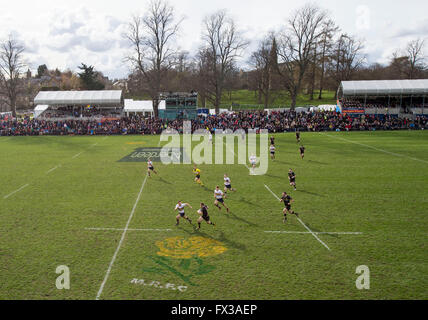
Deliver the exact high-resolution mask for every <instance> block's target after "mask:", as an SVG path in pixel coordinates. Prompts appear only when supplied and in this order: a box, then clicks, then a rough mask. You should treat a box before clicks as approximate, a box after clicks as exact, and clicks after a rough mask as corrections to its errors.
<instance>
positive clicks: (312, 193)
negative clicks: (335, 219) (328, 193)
mask: <svg viewBox="0 0 428 320" xmlns="http://www.w3.org/2000/svg"><path fill="white" fill-rule="evenodd" d="M295 192H303V193H306V194H310V195H312V196H317V197H321V198H324V197H325V196H323V195H321V194H318V193H314V192H310V191H305V190H299V189H297V190H296V191H295Z"/></svg>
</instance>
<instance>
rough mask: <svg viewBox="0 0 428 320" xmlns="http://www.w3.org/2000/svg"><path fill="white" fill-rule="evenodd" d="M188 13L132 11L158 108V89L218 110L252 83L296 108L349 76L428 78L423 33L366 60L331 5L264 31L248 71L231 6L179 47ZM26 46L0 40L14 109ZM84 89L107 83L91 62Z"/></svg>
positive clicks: (2, 83) (137, 81) (140, 70)
mask: <svg viewBox="0 0 428 320" xmlns="http://www.w3.org/2000/svg"><path fill="white" fill-rule="evenodd" d="M182 22H183V18H180V17H177V14H176V10H175V8H174V7H173V6H172V5H170V4H169V3H168V2H167V1H166V0H153V1H151V2H150V3H149V4H148V6H147V8H146V10H145V14H144V15H143V16H133V17H132V19H131V22H130V23H129V25H128V31H127V32H126V34H125V35H124V37H125V39H126V40H127V41H128V43H129V45H130V50H129V52H128V54H127V55H126V57H124V61H125V62H126V63H127V64H128V65H129V66H131V70H132V71H131V73H130V75H129V77H128V79H127V87H128V90H129V91H130V92H132V93H134V94H146V95H149V96H150V97H151V99H152V100H153V107H154V113H155V116H157V115H158V106H159V93H161V92H168V91H191V90H195V91H197V92H198V93H199V98H200V106H201V107H204V106H206V105H212V106H214V107H215V109H216V112H219V108H220V105H221V103H222V99H223V97H224V95H225V94H227V93H228V92H229V93H230V92H232V91H233V90H237V89H247V90H251V91H253V92H254V93H255V95H256V96H257V100H258V102H259V103H260V104H263V105H264V106H265V107H269V106H271V105H272V104H273V103H274V102H275V100H276V99H278V97H279V95H281V94H284V92H286V93H287V94H288V95H289V97H290V98H291V107H292V108H294V107H295V106H296V100H297V97H298V95H299V94H301V93H305V94H308V95H309V96H310V100H316V99H322V95H323V92H324V90H336V89H337V87H338V86H339V84H340V82H341V81H343V80H363V79H367V80H370V79H377V80H383V79H385V80H386V79H417V78H427V76H428V74H427V73H428V71H427V64H426V57H425V56H424V40H423V39H415V40H413V41H411V42H409V43H408V45H407V47H406V48H404V49H403V50H397V51H396V52H394V53H393V54H392V55H391V58H390V61H389V63H388V64H386V65H381V64H378V63H375V64H368V63H367V62H366V57H365V55H364V53H363V51H364V45H365V44H364V41H363V40H362V39H358V38H357V37H356V36H353V35H350V34H347V33H345V32H343V31H342V30H341V29H340V27H339V26H338V25H337V24H336V23H335V21H334V20H333V19H332V18H331V16H330V14H329V13H328V11H326V10H324V9H322V8H320V7H318V6H316V5H313V4H306V5H303V6H302V7H301V8H299V9H297V10H296V11H294V12H292V13H291V14H290V15H289V17H288V18H287V19H285V20H284V23H283V27H282V30H281V31H279V32H270V33H268V34H266V35H265V36H264V37H263V39H262V40H261V41H260V42H259V43H258V46H257V49H256V50H255V51H254V52H252V53H251V57H250V59H249V61H248V65H249V66H250V68H249V70H246V71H243V70H241V69H240V68H239V66H238V58H240V57H242V55H243V54H244V52H245V50H247V48H248V46H249V44H250V41H249V40H248V39H246V38H245V36H244V35H243V33H242V31H241V30H240V29H239V27H238V26H237V24H236V22H235V21H234V20H233V18H232V17H231V16H230V15H228V13H227V11H226V10H219V11H217V12H214V13H212V14H210V15H208V16H206V17H205V18H204V20H203V28H202V34H201V45H200V47H199V49H198V50H197V52H195V53H193V54H190V53H189V52H185V51H181V50H180V49H179V47H178V45H177V43H178V40H179V36H180V27H181V24H182ZM23 51H24V48H23V47H22V46H20V44H19V43H17V42H16V41H15V40H14V39H12V38H9V39H8V40H6V41H4V42H2V43H1V44H0V94H3V96H5V97H6V98H7V100H8V104H9V105H10V106H11V109H12V110H15V108H16V97H17V95H18V94H19V93H18V91H19V90H18V88H19V81H20V80H19V79H20V75H21V74H22V73H23V72H24V67H25V66H24V63H23V58H22V55H23ZM80 68H81V71H82V72H81V73H79V78H80V81H81V84H82V85H81V88H91V89H95V90H96V89H102V83H101V82H99V81H97V76H99V74H97V72H96V71H95V70H94V67H93V66H87V65H85V64H82V66H81V67H80Z"/></svg>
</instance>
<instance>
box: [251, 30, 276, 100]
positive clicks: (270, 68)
mask: <svg viewBox="0 0 428 320" xmlns="http://www.w3.org/2000/svg"><path fill="white" fill-rule="evenodd" d="M276 51H277V49H276V39H275V37H274V36H273V35H272V34H271V35H269V36H267V37H266V38H265V39H264V40H262V41H261V43H260V45H259V47H258V49H257V50H256V51H254V52H253V53H252V55H251V57H250V64H251V65H252V66H253V68H254V70H253V72H252V73H253V78H254V80H255V83H256V86H257V91H258V100H259V103H263V104H264V106H265V108H267V107H268V106H269V105H270V104H271V103H273V101H274V99H275V97H274V96H273V94H272V82H273V77H274V72H275V71H276V63H277V56H276Z"/></svg>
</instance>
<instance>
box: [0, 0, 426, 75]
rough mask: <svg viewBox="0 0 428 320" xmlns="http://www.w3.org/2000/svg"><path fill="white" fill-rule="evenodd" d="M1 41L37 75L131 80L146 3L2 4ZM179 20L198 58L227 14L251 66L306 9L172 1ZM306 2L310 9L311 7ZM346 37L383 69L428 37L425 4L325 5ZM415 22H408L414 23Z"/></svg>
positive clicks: (23, 0)
mask: <svg viewBox="0 0 428 320" xmlns="http://www.w3.org/2000/svg"><path fill="white" fill-rule="evenodd" d="M0 2H2V3H1V7H2V11H1V12H0V38H3V37H6V36H7V34H9V33H10V32H12V31H14V32H16V33H17V34H18V35H19V39H20V40H22V42H23V43H24V44H25V47H26V49H27V50H26V55H27V60H28V61H29V62H31V67H32V68H34V69H36V68H37V66H38V65H39V64H43V63H45V64H47V65H48V67H49V68H56V67H58V68H60V69H67V68H69V69H71V70H76V67H77V65H79V64H80V63H81V62H85V63H88V64H93V65H94V66H95V67H96V69H97V70H100V71H102V72H103V73H105V74H107V75H109V76H110V77H121V76H123V77H124V76H126V74H127V73H128V71H129V66H127V65H126V64H124V63H123V58H124V57H125V55H126V54H127V52H128V50H129V46H128V43H127V42H126V41H125V40H124V39H123V37H122V34H123V33H124V32H126V30H127V22H128V21H129V20H130V18H131V16H132V15H134V14H138V13H144V11H145V6H146V5H147V4H148V2H149V1H146V0H145V1H141V0H127V1H119V2H118V1H105V0H91V1H87V0H74V1H67V2H65V1H57V0H43V1H34V0H33V1H30V0H15V1H13V2H7V3H6V2H5V1H4V0H0ZM169 2H170V3H171V4H172V5H174V6H175V8H176V15H177V17H178V18H179V17H183V16H185V17H186V20H185V21H184V22H183V24H182V28H181V32H180V37H179V39H178V42H177V47H179V48H180V49H182V50H187V51H189V53H190V55H194V54H195V53H196V50H197V48H198V47H199V46H200V44H201V42H200V41H201V30H202V20H203V18H204V17H205V16H206V15H208V14H210V13H213V12H214V11H216V10H219V9H224V8H227V10H228V13H229V14H230V15H231V16H232V17H233V18H234V19H235V20H236V24H237V26H238V28H239V29H240V30H242V31H243V33H244V35H245V37H246V38H248V39H249V40H251V45H250V47H249V48H248V49H247V50H246V51H245V55H244V56H243V57H242V58H241V59H240V63H241V64H242V65H245V63H246V61H248V58H249V56H250V54H251V51H253V50H254V49H255V48H256V47H257V42H258V40H259V39H261V38H262V37H263V36H264V35H265V34H266V33H268V32H269V31H271V30H275V31H278V30H279V29H280V28H281V27H282V26H283V25H284V24H285V22H286V20H287V18H288V17H289V15H290V14H291V13H292V12H293V10H295V9H296V8H298V7H300V6H302V5H303V4H304V3H303V2H299V1H295V0H264V1H259V0H217V1H200V0H199V1H196V0H169ZM308 2H311V1H310V0H308ZM317 4H318V5H319V6H320V7H322V8H324V9H328V10H329V11H330V12H331V15H332V17H333V18H334V19H335V20H336V21H337V23H338V25H339V26H340V27H341V28H342V30H343V32H346V33H349V34H356V35H358V36H359V37H363V38H365V39H366V40H367V41H366V49H365V52H366V53H367V55H368V60H369V61H370V62H386V61H387V58H388V57H389V56H390V55H391V54H392V52H394V51H395V50H396V49H397V48H398V47H403V46H405V44H406V42H407V41H409V40H410V39H412V38H415V37H424V36H425V37H427V36H428V19H427V18H426V12H427V11H428V4H427V2H426V1H420V0H407V1H406V3H405V4H403V3H402V2H391V1H388V0H377V1H370V2H369V1H366V2H365V1H364V0H350V1H338V0H320V1H317ZM359 6H366V7H367V8H368V10H369V12H370V28H369V29H368V30H357V28H356V25H357V23H356V20H357V18H358V15H357V8H358V7H359ZM409 17H411V19H410V18H409Z"/></svg>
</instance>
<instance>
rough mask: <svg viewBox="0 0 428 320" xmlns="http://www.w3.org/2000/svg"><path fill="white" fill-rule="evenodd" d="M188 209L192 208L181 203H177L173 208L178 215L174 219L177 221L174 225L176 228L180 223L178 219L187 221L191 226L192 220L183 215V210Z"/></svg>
mask: <svg viewBox="0 0 428 320" xmlns="http://www.w3.org/2000/svg"><path fill="white" fill-rule="evenodd" d="M186 207H189V208H190V209H192V206H191V205H190V204H188V203H183V202H181V201H178V203H177V205H176V206H175V209H174V210H175V211H177V210H178V215H177V216H176V217H175V219H177V223H176V224H175V225H176V226H178V224H179V223H180V218H184V219H186V220H187V221H189V223H190V224H192V220H191V219H190V218H189V217H187V216H186V214H185V213H184V208H186Z"/></svg>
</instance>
